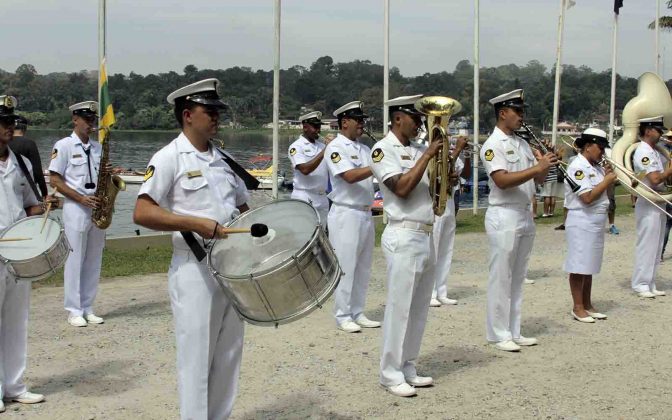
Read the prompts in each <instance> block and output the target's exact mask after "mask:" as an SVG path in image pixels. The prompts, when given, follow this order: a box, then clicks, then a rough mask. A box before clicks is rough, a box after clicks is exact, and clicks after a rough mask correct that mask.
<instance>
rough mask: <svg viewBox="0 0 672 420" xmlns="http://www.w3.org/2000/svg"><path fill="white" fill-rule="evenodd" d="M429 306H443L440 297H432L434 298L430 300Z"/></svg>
mask: <svg viewBox="0 0 672 420" xmlns="http://www.w3.org/2000/svg"><path fill="white" fill-rule="evenodd" d="M429 306H431V307H432V308H438V307H439V306H441V302H439V300H438V299H435V298H432V300H430V301H429Z"/></svg>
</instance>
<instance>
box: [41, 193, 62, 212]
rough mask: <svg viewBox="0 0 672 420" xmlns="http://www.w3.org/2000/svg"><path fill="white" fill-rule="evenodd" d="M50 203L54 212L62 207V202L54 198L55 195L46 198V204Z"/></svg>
mask: <svg viewBox="0 0 672 420" xmlns="http://www.w3.org/2000/svg"><path fill="white" fill-rule="evenodd" d="M49 203H51V209H52V210H54V209H57V208H58V206H59V205H60V202H59V201H58V198H57V197H55V196H53V195H47V196H46V197H45V198H44V204H49Z"/></svg>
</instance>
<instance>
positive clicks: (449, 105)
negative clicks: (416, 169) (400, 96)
mask: <svg viewBox="0 0 672 420" xmlns="http://www.w3.org/2000/svg"><path fill="white" fill-rule="evenodd" d="M415 109H417V110H418V111H420V112H422V113H423V114H425V115H426V116H427V132H428V138H427V140H428V144H429V143H431V142H433V141H439V140H441V139H443V140H446V141H447V140H448V121H449V120H450V117H451V115H453V114H456V113H458V112H460V110H461V109H462V105H461V104H460V103H459V102H458V101H456V100H455V99H452V98H448V97H445V96H427V97H424V98H421V99H419V100H418V101H417V102H416V103H415ZM427 170H428V172H429V194H430V196H431V197H432V207H433V209H434V214H435V215H437V216H441V215H442V214H443V213H444V212H445V211H446V203H447V202H448V198H449V197H450V196H451V195H452V193H453V186H452V185H451V183H450V175H451V173H453V172H454V171H455V162H454V161H453V159H452V157H451V156H450V148H449V147H448V143H447V142H446V144H445V145H444V146H443V147H442V148H441V150H440V151H439V153H437V154H436V156H435V157H434V159H432V160H431V161H430V162H429V166H428V168H427Z"/></svg>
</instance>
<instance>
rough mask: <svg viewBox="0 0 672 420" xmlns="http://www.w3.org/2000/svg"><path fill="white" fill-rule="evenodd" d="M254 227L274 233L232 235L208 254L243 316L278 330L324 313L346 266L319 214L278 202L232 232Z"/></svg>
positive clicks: (251, 213) (249, 214) (213, 270)
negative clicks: (317, 312) (321, 310)
mask: <svg viewBox="0 0 672 420" xmlns="http://www.w3.org/2000/svg"><path fill="white" fill-rule="evenodd" d="M254 223H263V224H265V225H267V226H268V234H267V235H266V236H264V237H261V238H254V237H252V236H250V235H246V234H234V235H229V236H228V237H227V238H226V239H222V240H219V241H216V242H215V244H214V245H213V246H212V247H211V248H210V250H209V251H208V267H209V269H210V272H211V273H212V275H213V277H214V278H215V279H216V280H217V282H218V283H219V284H220V285H221V286H222V288H223V289H224V292H225V293H226V295H227V296H228V297H229V299H230V300H231V302H232V303H233V305H234V307H235V308H236V310H237V311H238V314H239V315H240V316H241V317H242V318H243V319H244V320H246V321H247V322H249V323H251V324H255V325H260V326H276V327H277V326H278V325H280V324H286V323H289V322H292V321H295V320H297V319H300V318H302V317H304V316H306V315H308V314H309V313H310V312H312V311H313V310H315V308H321V307H322V304H323V303H324V302H325V301H326V300H327V299H328V298H329V296H331V294H332V293H333V291H334V289H335V288H336V285H337V284H338V281H339V279H340V277H341V267H340V265H339V264H338V260H337V258H336V254H335V253H334V250H333V248H332V246H331V243H330V242H329V239H328V238H327V235H326V234H325V232H324V230H322V227H321V226H320V222H319V218H318V214H317V212H316V211H315V209H314V208H313V207H312V206H311V205H310V204H308V203H306V202H304V201H300V200H279V201H274V202H272V203H269V204H266V205H264V206H262V207H259V208H256V209H254V210H250V211H248V212H247V213H244V214H242V215H240V216H239V217H238V218H236V219H235V220H233V221H232V222H231V223H230V224H229V226H228V227H231V228H249V227H250V226H251V225H252V224H254Z"/></svg>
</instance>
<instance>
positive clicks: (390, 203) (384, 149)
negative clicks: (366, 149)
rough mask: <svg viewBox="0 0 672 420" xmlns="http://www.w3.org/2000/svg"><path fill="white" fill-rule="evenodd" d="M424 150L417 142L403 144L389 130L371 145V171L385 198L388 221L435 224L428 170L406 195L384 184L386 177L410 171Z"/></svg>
mask: <svg viewBox="0 0 672 420" xmlns="http://www.w3.org/2000/svg"><path fill="white" fill-rule="evenodd" d="M426 149H427V148H426V147H425V146H422V145H420V144H418V143H411V144H410V145H409V146H404V145H403V144H401V142H400V141H399V139H397V136H395V135H394V133H393V132H392V131H390V132H388V133H387V135H386V136H385V137H384V138H383V139H382V140H380V141H379V142H377V143H376V144H375V145H374V146H373V152H372V153H371V160H372V164H371V170H372V171H373V175H374V176H375V177H376V179H378V183H379V185H380V189H381V191H382V192H383V199H384V200H385V205H384V206H383V208H384V210H385V213H386V214H387V217H388V218H389V219H390V220H395V221H398V220H404V221H412V222H418V223H425V224H428V225H431V224H432V223H434V210H433V209H432V197H431V196H430V195H429V176H428V175H427V171H425V173H424V174H423V175H422V179H421V180H420V182H418V185H416V186H415V188H413V191H411V193H410V194H409V196H408V197H406V198H401V197H399V196H397V195H396V194H395V193H393V192H392V191H391V190H390V189H389V188H387V186H386V185H385V181H386V180H387V179H389V178H391V177H393V176H395V175H399V174H405V173H407V172H408V171H410V170H411V168H413V167H414V166H415V164H416V162H417V161H418V160H419V159H420V156H422V154H423V153H424V152H425V150H426Z"/></svg>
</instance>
